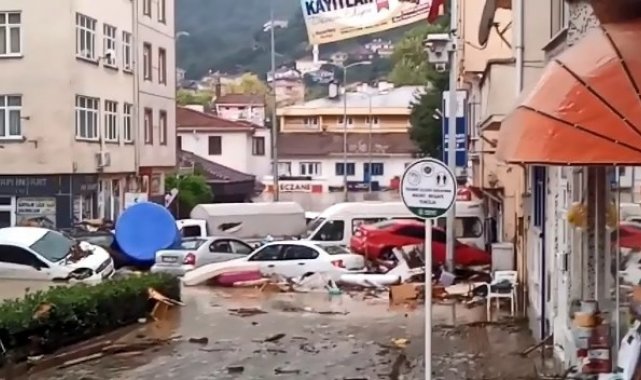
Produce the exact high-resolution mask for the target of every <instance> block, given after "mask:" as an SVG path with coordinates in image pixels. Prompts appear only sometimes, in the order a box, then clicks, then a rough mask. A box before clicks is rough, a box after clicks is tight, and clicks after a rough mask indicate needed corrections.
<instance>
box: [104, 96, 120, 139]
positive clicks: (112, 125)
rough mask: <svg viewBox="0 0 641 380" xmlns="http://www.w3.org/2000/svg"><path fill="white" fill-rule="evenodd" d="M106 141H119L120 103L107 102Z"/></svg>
mask: <svg viewBox="0 0 641 380" xmlns="http://www.w3.org/2000/svg"><path fill="white" fill-rule="evenodd" d="M104 114H105V125H104V126H103V128H104V133H105V141H110V142H117V141H118V102H114V101H111V100H105V112H104Z"/></svg>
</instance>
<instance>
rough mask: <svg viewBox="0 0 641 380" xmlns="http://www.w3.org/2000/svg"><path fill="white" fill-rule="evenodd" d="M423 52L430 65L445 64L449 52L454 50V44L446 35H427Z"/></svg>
mask: <svg viewBox="0 0 641 380" xmlns="http://www.w3.org/2000/svg"><path fill="white" fill-rule="evenodd" d="M423 43H424V45H425V51H426V52H427V58H428V61H429V62H430V63H434V64H437V63H447V61H448V59H449V54H448V53H449V52H450V51H452V50H453V49H454V44H453V43H452V39H451V38H450V35H449V34H447V33H436V34H429V35H428V36H427V38H426V39H425V41H423Z"/></svg>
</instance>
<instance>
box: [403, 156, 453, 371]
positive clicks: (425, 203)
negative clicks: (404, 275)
mask: <svg viewBox="0 0 641 380" xmlns="http://www.w3.org/2000/svg"><path fill="white" fill-rule="evenodd" d="M401 199H402V200H403V203H404V204H405V206H406V207H407V209H408V210H409V211H410V212H411V213H412V214H414V215H416V216H417V217H419V218H421V219H423V220H425V242H424V250H425V379H431V378H432V266H433V263H432V261H433V260H432V219H436V218H438V217H440V216H443V215H445V214H447V213H448V211H450V209H451V208H452V206H453V205H454V202H455V200H456V176H455V175H454V173H453V172H452V170H450V169H449V168H448V166H447V165H446V164H445V163H443V162H442V161H439V160H435V159H433V158H424V159H421V160H418V161H416V162H413V163H412V164H410V165H408V167H407V168H406V169H405V173H403V178H402V179H401Z"/></svg>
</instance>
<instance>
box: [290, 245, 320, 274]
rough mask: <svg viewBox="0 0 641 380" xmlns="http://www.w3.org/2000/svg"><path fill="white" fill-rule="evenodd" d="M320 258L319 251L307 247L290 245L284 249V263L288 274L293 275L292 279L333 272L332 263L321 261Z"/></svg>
mask: <svg viewBox="0 0 641 380" xmlns="http://www.w3.org/2000/svg"><path fill="white" fill-rule="evenodd" d="M319 256H320V253H319V252H318V251H317V250H315V249H313V248H311V247H308V246H306V245H296V244H288V245H285V246H284V248H283V260H282V261H283V265H286V269H287V270H288V272H289V273H291V277H298V276H302V275H304V274H305V273H315V272H327V271H329V270H331V263H330V262H326V260H319ZM325 264H327V265H325Z"/></svg>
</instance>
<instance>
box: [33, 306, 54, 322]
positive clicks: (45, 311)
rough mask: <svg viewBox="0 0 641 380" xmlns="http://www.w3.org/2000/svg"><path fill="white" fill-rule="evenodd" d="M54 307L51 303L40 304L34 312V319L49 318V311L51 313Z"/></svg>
mask: <svg viewBox="0 0 641 380" xmlns="http://www.w3.org/2000/svg"><path fill="white" fill-rule="evenodd" d="M52 309H53V305H52V304H50V303H41V304H40V305H38V307H37V308H36V310H35V311H34V313H33V319H42V318H47V317H48V316H49V313H51V310H52Z"/></svg>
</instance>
